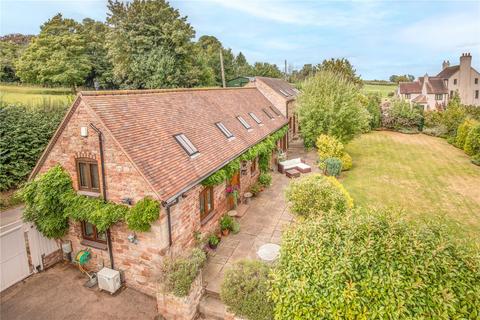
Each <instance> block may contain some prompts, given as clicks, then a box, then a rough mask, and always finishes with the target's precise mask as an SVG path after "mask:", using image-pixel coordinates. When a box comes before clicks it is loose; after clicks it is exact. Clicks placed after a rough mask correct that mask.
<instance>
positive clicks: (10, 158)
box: [0, 102, 66, 191]
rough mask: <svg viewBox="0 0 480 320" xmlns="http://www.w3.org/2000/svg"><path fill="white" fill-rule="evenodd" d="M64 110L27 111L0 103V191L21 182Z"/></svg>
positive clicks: (39, 109)
mask: <svg viewBox="0 0 480 320" xmlns="http://www.w3.org/2000/svg"><path fill="white" fill-rule="evenodd" d="M65 110H66V106H55V107H51V106H47V105H45V106H37V107H35V108H31V107H26V106H22V105H7V104H5V103H2V102H0V136H1V138H0V150H1V151H0V154H1V157H0V168H1V170H0V191H5V190H9V189H13V188H16V187H18V186H19V184H21V183H22V182H23V181H25V179H26V178H27V176H28V174H29V173H30V171H31V170H32V168H33V167H34V166H35V163H36V161H37V160H38V158H39V157H40V154H41V153H42V152H43V150H44V148H45V146H46V145H47V144H48V141H49V140H50V138H51V137H52V135H53V133H54V132H55V129H56V128H57V126H58V124H59V123H60V121H61V119H62V117H63V115H64V114H65Z"/></svg>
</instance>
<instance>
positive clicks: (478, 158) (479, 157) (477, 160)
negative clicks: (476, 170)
mask: <svg viewBox="0 0 480 320" xmlns="http://www.w3.org/2000/svg"><path fill="white" fill-rule="evenodd" d="M471 161H472V163H473V164H474V165H477V166H480V153H479V154H476V155H474V156H472V159H471Z"/></svg>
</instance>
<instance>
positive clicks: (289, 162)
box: [280, 158, 302, 168]
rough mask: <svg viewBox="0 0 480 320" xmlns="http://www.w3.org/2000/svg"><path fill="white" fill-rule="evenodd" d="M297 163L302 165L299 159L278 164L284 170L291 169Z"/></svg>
mask: <svg viewBox="0 0 480 320" xmlns="http://www.w3.org/2000/svg"><path fill="white" fill-rule="evenodd" d="M299 163H302V159H300V158H295V159H290V160H285V161H282V162H280V164H281V165H282V166H283V167H284V168H286V167H290V168H292V167H295V166H297V164H299Z"/></svg>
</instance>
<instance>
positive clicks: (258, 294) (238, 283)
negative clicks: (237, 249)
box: [220, 261, 273, 320]
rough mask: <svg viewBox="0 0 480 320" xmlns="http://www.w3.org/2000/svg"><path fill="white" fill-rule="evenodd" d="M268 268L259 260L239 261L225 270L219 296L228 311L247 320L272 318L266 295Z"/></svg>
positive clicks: (270, 303)
mask: <svg viewBox="0 0 480 320" xmlns="http://www.w3.org/2000/svg"><path fill="white" fill-rule="evenodd" d="M269 272H270V268H269V267H268V265H266V264H264V263H262V262H260V261H239V262H237V263H236V264H234V265H233V266H232V268H230V269H228V270H227V271H226V272H225V276H224V278H223V282H222V287H221V291H220V297H221V299H222V301H223V302H224V303H225V304H226V305H227V306H228V309H229V311H231V312H233V313H235V315H237V316H240V317H246V318H247V319H249V320H269V319H273V304H272V302H271V300H270V299H269V298H268V296H267V292H268V274H269Z"/></svg>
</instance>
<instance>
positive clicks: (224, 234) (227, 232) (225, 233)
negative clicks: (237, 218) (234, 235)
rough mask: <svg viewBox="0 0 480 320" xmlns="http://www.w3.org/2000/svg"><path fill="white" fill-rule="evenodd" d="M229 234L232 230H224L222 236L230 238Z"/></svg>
mask: <svg viewBox="0 0 480 320" xmlns="http://www.w3.org/2000/svg"><path fill="white" fill-rule="evenodd" d="M229 233H230V230H228V229H224V230H222V236H224V237H226V236H228V234H229Z"/></svg>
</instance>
